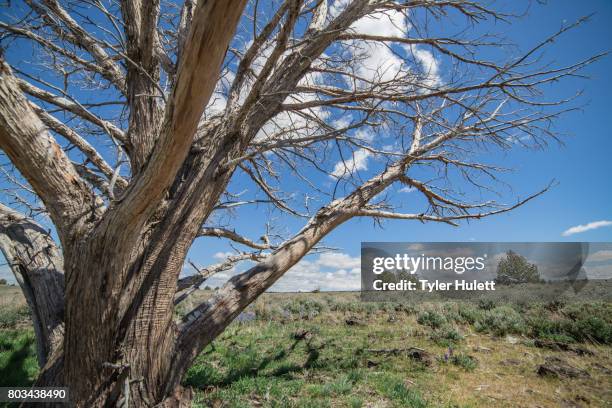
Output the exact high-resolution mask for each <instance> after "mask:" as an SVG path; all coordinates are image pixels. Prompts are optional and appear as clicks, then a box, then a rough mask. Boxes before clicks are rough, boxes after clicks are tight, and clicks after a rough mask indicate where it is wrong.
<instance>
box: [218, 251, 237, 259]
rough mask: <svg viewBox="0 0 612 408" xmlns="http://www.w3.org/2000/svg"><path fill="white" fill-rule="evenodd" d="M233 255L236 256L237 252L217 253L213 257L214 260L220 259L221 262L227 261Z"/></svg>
mask: <svg viewBox="0 0 612 408" xmlns="http://www.w3.org/2000/svg"><path fill="white" fill-rule="evenodd" d="M232 255H236V253H235V252H216V253H215V254H214V255H213V258H215V259H218V260H220V261H225V260H226V259H227V258H229V257H230V256H232Z"/></svg>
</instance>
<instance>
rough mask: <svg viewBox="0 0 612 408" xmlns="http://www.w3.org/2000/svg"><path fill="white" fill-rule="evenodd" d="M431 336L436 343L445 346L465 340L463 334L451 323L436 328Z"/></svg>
mask: <svg viewBox="0 0 612 408" xmlns="http://www.w3.org/2000/svg"><path fill="white" fill-rule="evenodd" d="M430 338H431V340H433V341H434V342H435V343H436V344H438V345H440V346H444V347H448V346H452V345H454V344H456V343H458V342H460V341H461V340H463V336H462V335H461V333H460V332H459V330H457V328H456V327H453V326H451V325H445V326H442V327H441V328H440V329H437V330H434V332H433V333H432V334H431V335H430Z"/></svg>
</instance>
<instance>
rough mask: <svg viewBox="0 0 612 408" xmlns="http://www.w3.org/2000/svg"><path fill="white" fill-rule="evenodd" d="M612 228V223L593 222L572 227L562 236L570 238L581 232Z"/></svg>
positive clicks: (604, 221)
mask: <svg viewBox="0 0 612 408" xmlns="http://www.w3.org/2000/svg"><path fill="white" fill-rule="evenodd" d="M610 226H612V221H607V220H602V221H593V222H589V223H588V224H582V225H576V226H575V227H571V228H568V229H566V230H565V231H563V233H562V234H561V235H563V236H564V237H569V236H570V235H574V234H579V233H581V232H586V231H590V230H594V229H598V228H602V227H610Z"/></svg>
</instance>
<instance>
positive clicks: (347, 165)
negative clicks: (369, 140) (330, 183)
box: [329, 149, 370, 178]
mask: <svg viewBox="0 0 612 408" xmlns="http://www.w3.org/2000/svg"><path fill="white" fill-rule="evenodd" d="M369 157H370V152H369V151H368V150H365V149H360V150H357V151H356V152H354V153H353V157H351V158H349V159H347V160H344V161H339V162H338V163H336V165H335V166H334V170H333V171H332V173H331V174H330V175H329V176H330V177H332V178H340V177H342V176H344V175H345V174H347V173H354V172H356V171H359V170H367V169H368V158H369Z"/></svg>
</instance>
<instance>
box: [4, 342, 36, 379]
mask: <svg viewBox="0 0 612 408" xmlns="http://www.w3.org/2000/svg"><path fill="white" fill-rule="evenodd" d="M37 374H38V362H37V361H36V348H35V340H34V333H33V331H32V330H2V331H0V387H9V386H29V385H31V384H32V383H33V381H34V380H35V378H36V375H37Z"/></svg>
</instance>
